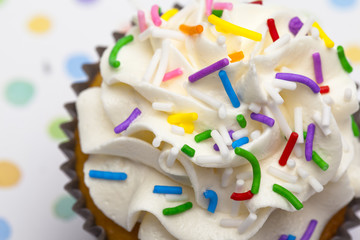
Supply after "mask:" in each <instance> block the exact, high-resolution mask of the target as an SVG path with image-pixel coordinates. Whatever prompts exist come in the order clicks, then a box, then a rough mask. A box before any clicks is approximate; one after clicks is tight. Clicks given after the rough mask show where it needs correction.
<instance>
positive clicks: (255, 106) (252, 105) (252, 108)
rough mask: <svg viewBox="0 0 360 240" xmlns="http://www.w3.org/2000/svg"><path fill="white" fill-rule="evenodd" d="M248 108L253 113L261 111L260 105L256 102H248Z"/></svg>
mask: <svg viewBox="0 0 360 240" xmlns="http://www.w3.org/2000/svg"><path fill="white" fill-rule="evenodd" d="M249 110H250V111H252V112H254V113H259V112H260V111H261V106H260V105H258V104H256V103H250V105H249Z"/></svg>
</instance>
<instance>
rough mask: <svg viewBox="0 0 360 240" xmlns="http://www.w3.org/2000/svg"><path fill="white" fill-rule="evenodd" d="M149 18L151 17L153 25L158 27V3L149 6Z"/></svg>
mask: <svg viewBox="0 0 360 240" xmlns="http://www.w3.org/2000/svg"><path fill="white" fill-rule="evenodd" d="M151 19H152V21H153V23H154V24H155V26H157V27H159V26H160V25H161V19H160V16H159V6H158V5H153V6H152V7H151Z"/></svg>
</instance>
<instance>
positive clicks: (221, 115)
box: [218, 104, 227, 119]
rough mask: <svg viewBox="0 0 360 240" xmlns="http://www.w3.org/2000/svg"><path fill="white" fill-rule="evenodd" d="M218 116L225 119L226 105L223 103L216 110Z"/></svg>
mask: <svg viewBox="0 0 360 240" xmlns="http://www.w3.org/2000/svg"><path fill="white" fill-rule="evenodd" d="M218 116H219V118H220V119H225V118H226V116H227V111H226V107H225V105H224V104H221V107H220V108H219V110H218Z"/></svg>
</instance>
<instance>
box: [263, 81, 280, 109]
mask: <svg viewBox="0 0 360 240" xmlns="http://www.w3.org/2000/svg"><path fill="white" fill-rule="evenodd" d="M264 88H265V90H266V92H267V93H268V94H269V95H270V97H271V98H272V99H273V100H274V102H275V103H276V104H277V105H280V104H283V103H284V99H283V98H282V97H281V96H280V94H279V93H278V91H276V89H275V88H273V87H271V86H270V85H268V84H264Z"/></svg>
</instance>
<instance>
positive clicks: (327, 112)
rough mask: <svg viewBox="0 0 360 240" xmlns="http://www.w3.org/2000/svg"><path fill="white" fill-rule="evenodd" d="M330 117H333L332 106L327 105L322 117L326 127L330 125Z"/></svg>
mask: <svg viewBox="0 0 360 240" xmlns="http://www.w3.org/2000/svg"><path fill="white" fill-rule="evenodd" d="M330 117H331V107H330V106H328V105H325V106H324V107H323V109H322V119H321V123H322V125H323V126H324V127H329V125H330Z"/></svg>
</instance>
